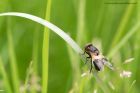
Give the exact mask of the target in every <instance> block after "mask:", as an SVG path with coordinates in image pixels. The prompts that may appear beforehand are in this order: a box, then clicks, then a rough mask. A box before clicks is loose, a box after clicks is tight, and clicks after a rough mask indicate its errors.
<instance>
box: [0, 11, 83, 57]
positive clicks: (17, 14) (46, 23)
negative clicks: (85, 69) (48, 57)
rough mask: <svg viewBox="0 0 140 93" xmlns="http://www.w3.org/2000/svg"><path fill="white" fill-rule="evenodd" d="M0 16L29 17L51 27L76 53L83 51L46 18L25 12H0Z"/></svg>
mask: <svg viewBox="0 0 140 93" xmlns="http://www.w3.org/2000/svg"><path fill="white" fill-rule="evenodd" d="M0 16H19V17H23V18H27V19H30V20H32V21H35V22H37V23H40V24H42V25H44V26H46V27H48V28H49V29H51V31H53V32H55V33H56V34H57V35H59V36H60V37H61V38H63V39H64V40H65V41H66V42H67V43H68V44H69V45H70V46H71V47H72V48H73V49H74V50H75V51H76V52H77V53H78V54H82V53H83V51H82V49H81V48H80V47H79V46H78V44H77V43H76V42H75V41H74V40H73V39H72V38H71V37H70V36H69V35H68V34H66V33H65V32H64V31H63V30H61V29H60V28H58V27H57V26H55V25H54V24H52V23H50V22H48V21H47V20H44V19H42V18H40V17H37V16H34V15H30V14H26V13H19V12H7V13H0Z"/></svg>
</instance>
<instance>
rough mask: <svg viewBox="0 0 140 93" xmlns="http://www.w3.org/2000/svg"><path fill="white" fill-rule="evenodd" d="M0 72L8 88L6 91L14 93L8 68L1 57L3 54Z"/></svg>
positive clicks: (0, 61)
mask: <svg viewBox="0 0 140 93" xmlns="http://www.w3.org/2000/svg"><path fill="white" fill-rule="evenodd" d="M0 72H1V74H2V77H3V80H4V85H5V89H6V90H4V91H5V92H6V91H7V93H12V89H11V86H10V82H9V79H8V76H7V73H6V70H5V68H4V64H3V60H2V58H1V56H0Z"/></svg>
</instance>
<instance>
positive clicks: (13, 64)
mask: <svg viewBox="0 0 140 93" xmlns="http://www.w3.org/2000/svg"><path fill="white" fill-rule="evenodd" d="M11 26H12V25H11V21H10V20H8V27H7V28H8V29H7V38H8V46H9V47H8V49H9V58H10V66H11V72H12V81H13V87H14V93H19V75H18V69H17V61H16V55H15V50H14V45H13V44H14V43H13V37H12V33H11Z"/></svg>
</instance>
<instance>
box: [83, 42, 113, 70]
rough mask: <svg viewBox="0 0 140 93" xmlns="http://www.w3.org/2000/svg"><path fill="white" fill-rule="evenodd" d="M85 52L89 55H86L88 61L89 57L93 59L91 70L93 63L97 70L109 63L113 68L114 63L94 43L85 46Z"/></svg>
mask: <svg viewBox="0 0 140 93" xmlns="http://www.w3.org/2000/svg"><path fill="white" fill-rule="evenodd" d="M85 53H86V54H87V55H88V57H86V61H87V60H88V59H90V61H91V62H90V63H91V67H90V72H91V71H92V68H93V65H94V67H95V69H96V70H97V71H101V70H103V68H104V65H107V66H108V67H109V68H110V69H113V67H112V65H111V64H110V63H109V62H108V60H107V59H106V58H105V57H104V56H103V55H102V54H101V53H100V51H99V50H98V49H97V48H96V47H95V46H93V45H92V44H88V45H86V46H85V48H84V54H85Z"/></svg>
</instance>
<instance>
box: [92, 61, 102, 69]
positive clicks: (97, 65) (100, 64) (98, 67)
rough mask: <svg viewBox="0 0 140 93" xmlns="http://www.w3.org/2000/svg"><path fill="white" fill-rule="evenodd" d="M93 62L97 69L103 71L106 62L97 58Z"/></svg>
mask: <svg viewBox="0 0 140 93" xmlns="http://www.w3.org/2000/svg"><path fill="white" fill-rule="evenodd" d="M92 63H93V64H94V67H95V69H96V70H97V71H101V70H102V69H103V68H104V64H103V62H102V61H101V60H98V59H96V60H94V61H93V62H92Z"/></svg>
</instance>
